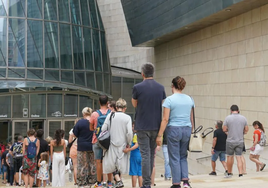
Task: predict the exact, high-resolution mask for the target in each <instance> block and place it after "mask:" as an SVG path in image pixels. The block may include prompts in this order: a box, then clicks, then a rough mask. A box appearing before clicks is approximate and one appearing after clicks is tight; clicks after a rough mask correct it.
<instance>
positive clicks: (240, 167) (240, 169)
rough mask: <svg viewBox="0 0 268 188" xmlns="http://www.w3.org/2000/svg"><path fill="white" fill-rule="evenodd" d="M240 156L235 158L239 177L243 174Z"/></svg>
mask: <svg viewBox="0 0 268 188" xmlns="http://www.w3.org/2000/svg"><path fill="white" fill-rule="evenodd" d="M241 158H242V155H239V156H236V161H237V168H238V171H239V175H240V174H243V164H242V159H241Z"/></svg>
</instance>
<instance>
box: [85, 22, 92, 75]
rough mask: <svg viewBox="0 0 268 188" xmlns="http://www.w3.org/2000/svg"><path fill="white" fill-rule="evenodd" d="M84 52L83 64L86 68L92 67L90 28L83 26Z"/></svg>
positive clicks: (90, 68)
mask: <svg viewBox="0 0 268 188" xmlns="http://www.w3.org/2000/svg"><path fill="white" fill-rule="evenodd" d="M83 33H84V53H85V65H86V69H87V70H94V69H93V57H92V40H91V29H89V28H86V27H84V28H83Z"/></svg>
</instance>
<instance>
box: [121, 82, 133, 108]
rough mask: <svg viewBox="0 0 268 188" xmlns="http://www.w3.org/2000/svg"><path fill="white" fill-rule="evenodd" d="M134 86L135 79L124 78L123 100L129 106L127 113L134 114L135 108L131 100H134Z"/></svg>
mask: <svg viewBox="0 0 268 188" xmlns="http://www.w3.org/2000/svg"><path fill="white" fill-rule="evenodd" d="M133 86H134V79H133V78H123V87H124V89H123V90H122V91H123V96H122V97H123V99H125V100H126V102H127V104H129V105H128V106H127V112H133V111H134V107H133V106H132V105H131V98H132V88H133Z"/></svg>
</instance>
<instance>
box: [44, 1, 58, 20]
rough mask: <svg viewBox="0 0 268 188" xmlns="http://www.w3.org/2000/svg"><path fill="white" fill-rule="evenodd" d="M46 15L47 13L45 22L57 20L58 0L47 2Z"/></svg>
mask: <svg viewBox="0 0 268 188" xmlns="http://www.w3.org/2000/svg"><path fill="white" fill-rule="evenodd" d="M44 13H45V20H57V3H56V0H45V2H44Z"/></svg>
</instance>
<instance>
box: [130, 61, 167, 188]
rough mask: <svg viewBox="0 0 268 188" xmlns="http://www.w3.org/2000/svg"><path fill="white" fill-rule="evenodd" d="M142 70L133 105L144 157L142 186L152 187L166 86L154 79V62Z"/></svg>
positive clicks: (147, 64)
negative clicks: (141, 79)
mask: <svg viewBox="0 0 268 188" xmlns="http://www.w3.org/2000/svg"><path fill="white" fill-rule="evenodd" d="M141 71H142V73H141V74H142V77H143V81H142V82H141V83H138V84H136V85H135V86H134V87H133V91H132V105H133V106H134V108H136V115H135V130H137V137H138V143H139V146H140V152H141V157H142V179H143V186H142V188H150V187H151V175H152V170H153V167H154V153H155V148H156V138H157V134H158V130H159V128H160V124H161V119H162V102H163V100H164V99H165V98H166V93H165V89H164V86H162V85H161V84H159V83H157V82H156V81H155V80H154V79H153V75H154V65H153V64H151V63H146V64H144V65H142V68H141ZM161 137H162V135H161Z"/></svg>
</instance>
